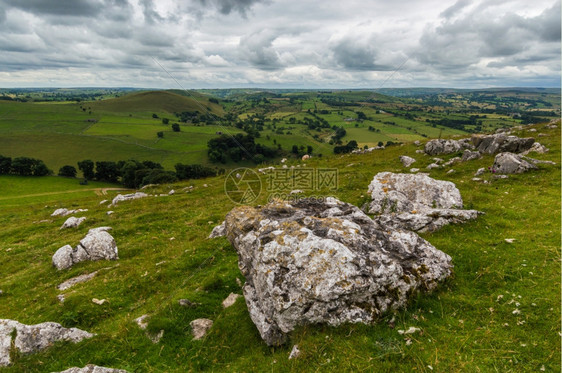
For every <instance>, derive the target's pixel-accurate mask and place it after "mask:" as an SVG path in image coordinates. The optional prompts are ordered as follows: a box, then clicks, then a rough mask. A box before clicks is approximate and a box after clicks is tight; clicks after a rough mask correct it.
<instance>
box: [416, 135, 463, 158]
mask: <svg viewBox="0 0 562 373" xmlns="http://www.w3.org/2000/svg"><path fill="white" fill-rule="evenodd" d="M471 148H473V146H472V144H471V143H470V139H462V140H458V141H457V140H444V139H434V140H430V141H428V142H426V143H425V147H424V151H425V153H426V154H428V155H440V154H452V153H457V152H460V151H462V150H464V149H471Z"/></svg>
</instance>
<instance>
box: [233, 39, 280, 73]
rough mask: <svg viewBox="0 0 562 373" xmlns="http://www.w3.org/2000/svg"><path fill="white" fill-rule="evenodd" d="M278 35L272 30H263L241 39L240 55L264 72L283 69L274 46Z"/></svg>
mask: <svg viewBox="0 0 562 373" xmlns="http://www.w3.org/2000/svg"><path fill="white" fill-rule="evenodd" d="M277 37H278V35H275V33H274V32H273V31H272V30H263V31H260V32H256V33H253V34H250V35H246V36H244V37H242V38H241V39H240V44H239V49H238V53H239V56H240V58H241V59H242V60H245V61H248V62H250V63H251V64H252V65H253V66H255V67H257V68H259V69H262V70H275V69H278V68H280V67H281V65H282V64H281V61H280V59H279V53H278V52H277V51H276V50H275V49H274V48H273V46H272V44H273V41H274V40H275V39H277Z"/></svg>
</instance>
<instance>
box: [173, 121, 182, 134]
mask: <svg viewBox="0 0 562 373" xmlns="http://www.w3.org/2000/svg"><path fill="white" fill-rule="evenodd" d="M172 130H173V131H174V132H180V130H181V129H180V125H179V124H178V123H174V124H172Z"/></svg>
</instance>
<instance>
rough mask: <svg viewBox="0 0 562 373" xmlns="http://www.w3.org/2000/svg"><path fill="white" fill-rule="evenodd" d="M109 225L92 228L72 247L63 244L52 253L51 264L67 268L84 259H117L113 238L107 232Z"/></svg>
mask: <svg viewBox="0 0 562 373" xmlns="http://www.w3.org/2000/svg"><path fill="white" fill-rule="evenodd" d="M109 229H111V228H110V227H99V228H93V229H90V230H89V231H88V234H87V235H86V236H85V237H84V238H83V239H82V240H81V241H80V243H79V244H78V246H76V247H75V248H74V249H73V248H72V246H70V245H65V246H63V247H61V248H60V249H58V250H57V251H56V252H55V254H54V255H53V259H52V261H53V265H54V266H55V267H56V268H57V269H58V270H61V269H67V268H70V267H72V266H73V265H74V264H76V263H79V262H83V261H85V260H117V259H119V255H118V249H117V244H116V243H115V239H114V238H113V237H112V236H111V235H110V234H109V233H107V230H109Z"/></svg>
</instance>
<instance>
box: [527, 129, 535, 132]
mask: <svg viewBox="0 0 562 373" xmlns="http://www.w3.org/2000/svg"><path fill="white" fill-rule="evenodd" d="M527 132H537V129H536V128H529V129H528V130H527Z"/></svg>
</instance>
